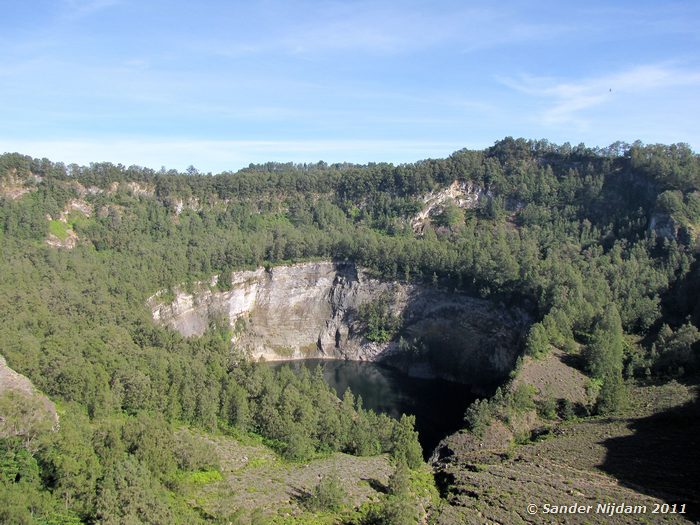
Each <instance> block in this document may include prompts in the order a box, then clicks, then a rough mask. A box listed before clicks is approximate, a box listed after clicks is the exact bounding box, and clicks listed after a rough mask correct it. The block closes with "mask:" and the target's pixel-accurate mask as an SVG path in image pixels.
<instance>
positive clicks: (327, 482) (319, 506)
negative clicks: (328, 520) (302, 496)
mask: <svg viewBox="0 0 700 525" xmlns="http://www.w3.org/2000/svg"><path fill="white" fill-rule="evenodd" d="M345 499H346V493H345V490H344V489H343V486H342V484H341V482H340V479H339V478H338V475H337V474H335V473H332V474H330V475H328V476H325V477H323V478H321V480H320V481H319V482H318V484H317V485H316V487H314V490H313V492H312V493H311V495H309V497H308V498H307V499H306V501H305V506H306V508H308V509H309V510H312V511H324V510H325V511H331V512H335V511H338V510H340V507H342V505H343V502H344V501H345Z"/></svg>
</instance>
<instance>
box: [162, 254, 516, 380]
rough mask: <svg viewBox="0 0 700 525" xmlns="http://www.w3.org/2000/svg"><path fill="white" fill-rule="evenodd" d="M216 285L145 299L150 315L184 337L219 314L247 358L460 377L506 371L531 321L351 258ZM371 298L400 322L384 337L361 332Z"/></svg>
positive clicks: (498, 375)
mask: <svg viewBox="0 0 700 525" xmlns="http://www.w3.org/2000/svg"><path fill="white" fill-rule="evenodd" d="M215 284H216V280H213V281H211V282H210V283H209V285H210V286H204V285H202V284H200V285H198V286H196V290H194V291H193V292H192V293H187V292H185V291H182V290H178V291H176V297H175V300H174V301H172V302H165V301H163V300H162V297H163V293H160V294H156V295H155V296H153V297H151V298H150V299H149V305H150V307H151V309H152V312H153V318H154V320H155V321H157V322H159V323H162V324H167V325H169V326H171V327H172V328H174V329H176V330H177V331H179V332H180V333H181V334H183V335H185V336H191V335H201V334H203V333H204V332H205V331H206V329H207V327H208V326H209V325H210V323H211V322H212V321H214V320H216V319H223V320H224V321H225V322H226V323H228V324H229V325H230V326H231V327H232V328H233V331H234V335H233V343H234V344H235V345H236V346H237V347H238V348H241V349H243V350H245V351H247V352H248V353H249V354H250V355H251V356H252V357H254V358H261V357H262V358H264V359H267V360H287V359H302V358H308V357H317V358H335V359H337V358H341V359H353V360H371V361H376V360H379V359H391V360H393V361H394V362H395V363H396V364H397V365H400V366H402V367H404V368H405V369H406V370H407V371H408V372H409V373H412V374H420V375H426V376H431V375H433V376H434V375H437V376H441V377H449V378H452V379H458V380H461V381H466V382H474V381H477V382H483V381H489V380H494V379H498V378H501V377H503V376H505V375H507V373H508V372H509V371H510V370H511V368H512V366H513V364H514V363H515V359H516V357H517V354H518V351H519V349H520V340H521V338H522V336H523V333H524V330H525V328H526V327H527V324H528V321H529V319H528V317H527V315H526V314H525V313H524V312H522V311H520V310H517V309H513V310H507V309H505V308H502V307H501V306H500V305H497V304H495V303H493V302H490V301H487V300H483V299H477V298H474V297H470V296H468V295H467V294H463V293H450V292H447V291H443V290H439V289H437V288H434V287H427V286H422V285H416V284H405V283H400V282H395V281H380V280H378V279H375V278H373V277H371V276H370V274H369V273H368V272H367V271H366V270H364V269H362V268H359V267H357V266H355V265H354V264H336V263H331V262H314V263H303V264H296V265H292V266H279V267H275V268H271V269H270V270H265V269H263V268H258V269H257V270H254V271H247V272H235V273H233V274H232V276H231V282H230V289H229V290H227V291H216V290H212V287H213V286H214V285H215ZM226 287H229V285H228V284H227V285H226ZM378 300H384V301H386V304H387V309H388V311H389V314H390V315H392V316H395V317H396V318H397V319H399V320H400V323H401V328H400V330H399V334H397V335H396V337H394V339H393V340H391V341H387V342H377V341H370V340H368V339H367V337H366V331H367V327H366V324H365V323H364V322H363V320H362V318H361V315H360V313H359V312H360V310H361V308H362V307H363V306H364V305H368V304H372V303H373V302H376V301H378ZM401 338H403V339H404V343H401ZM405 341H417V342H419V343H420V344H419V345H418V348H417V347H416V346H412V345H410V344H406V343H405ZM409 346H410V348H409Z"/></svg>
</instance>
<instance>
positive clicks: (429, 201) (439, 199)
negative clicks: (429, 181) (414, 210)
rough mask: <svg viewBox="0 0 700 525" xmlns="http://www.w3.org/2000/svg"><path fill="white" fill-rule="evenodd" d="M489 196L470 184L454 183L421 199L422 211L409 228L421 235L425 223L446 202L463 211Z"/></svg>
mask: <svg viewBox="0 0 700 525" xmlns="http://www.w3.org/2000/svg"><path fill="white" fill-rule="evenodd" d="M490 196H491V194H490V193H489V192H487V191H485V190H484V189H483V188H480V187H479V186H476V185H475V184H473V183H472V182H464V181H454V182H453V183H452V184H450V185H449V186H448V187H447V188H445V189H443V190H440V191H434V192H430V193H428V194H427V195H426V196H425V197H423V209H422V210H421V211H420V212H419V213H418V214H417V215H416V216H415V217H413V219H412V220H411V226H412V227H413V231H414V232H416V233H422V232H423V229H424V228H425V224H426V222H427V221H428V220H429V219H430V218H431V217H433V216H435V215H437V214H439V213H440V212H441V211H442V209H443V208H444V206H445V204H447V203H448V202H453V203H454V204H455V205H456V206H458V207H460V208H464V209H472V208H476V207H478V206H479V204H480V202H481V201H482V200H483V199H484V198H488V197H490Z"/></svg>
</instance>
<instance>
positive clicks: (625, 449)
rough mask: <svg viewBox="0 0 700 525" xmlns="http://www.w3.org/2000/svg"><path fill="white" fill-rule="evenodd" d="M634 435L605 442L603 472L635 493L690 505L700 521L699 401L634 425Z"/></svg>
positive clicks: (694, 518)
mask: <svg viewBox="0 0 700 525" xmlns="http://www.w3.org/2000/svg"><path fill="white" fill-rule="evenodd" d="M629 428H630V429H632V430H633V431H634V434H632V435H630V436H624V437H616V438H611V439H607V440H605V441H603V443H602V444H603V445H604V446H605V447H606V448H607V454H606V457H605V461H604V462H603V464H602V465H601V467H600V468H601V469H602V470H604V471H605V472H607V473H609V474H612V475H613V476H615V477H616V478H617V479H618V480H619V481H620V482H621V483H622V484H624V485H626V486H628V487H630V488H632V489H633V490H635V491H638V492H642V493H645V494H649V495H651V496H654V497H657V498H660V499H662V500H664V501H666V502H668V503H669V504H673V503H677V504H679V505H680V504H683V503H685V504H686V505H687V506H686V510H687V514H686V517H687V518H689V519H690V520H692V521H698V520H700V399H698V398H696V399H695V400H694V401H692V402H690V403H686V404H684V405H681V406H678V407H674V408H671V409H668V410H665V411H663V412H660V413H657V414H654V415H652V416H649V417H645V418H642V419H638V420H635V421H634V422H632V423H631V424H630V425H629Z"/></svg>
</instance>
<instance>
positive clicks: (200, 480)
mask: <svg viewBox="0 0 700 525" xmlns="http://www.w3.org/2000/svg"><path fill="white" fill-rule="evenodd" d="M185 479H186V480H187V481H188V482H190V483H193V484H194V485H206V484H208V483H214V482H215V481H221V480H222V479H224V477H223V476H222V475H221V472H219V471H218V470H215V469H212V470H200V471H197V472H190V473H188V474H187V476H186V478H185Z"/></svg>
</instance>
